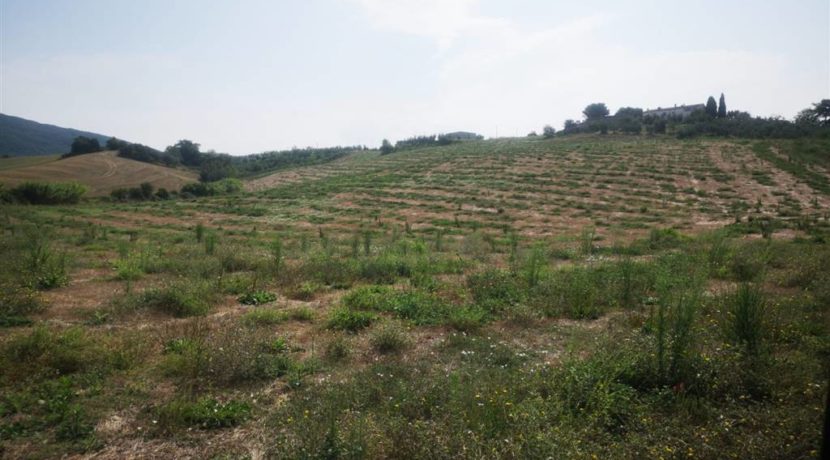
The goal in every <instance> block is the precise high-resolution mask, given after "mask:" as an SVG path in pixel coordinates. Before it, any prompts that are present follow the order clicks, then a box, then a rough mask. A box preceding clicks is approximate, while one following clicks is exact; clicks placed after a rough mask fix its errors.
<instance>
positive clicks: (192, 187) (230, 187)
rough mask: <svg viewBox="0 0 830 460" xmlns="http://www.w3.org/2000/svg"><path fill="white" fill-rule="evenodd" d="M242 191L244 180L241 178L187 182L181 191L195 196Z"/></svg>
mask: <svg viewBox="0 0 830 460" xmlns="http://www.w3.org/2000/svg"><path fill="white" fill-rule="evenodd" d="M240 191H242V181H240V180H239V179H230V178H228V179H222V180H218V181H216V182H196V183H192V184H186V185H184V186H183V187H182V190H181V193H183V194H185V193H186V194H189V195H193V196H215V195H228V194H231V193H236V192H240Z"/></svg>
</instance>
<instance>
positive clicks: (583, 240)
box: [579, 227, 596, 256]
mask: <svg viewBox="0 0 830 460" xmlns="http://www.w3.org/2000/svg"><path fill="white" fill-rule="evenodd" d="M595 238H596V229H595V228H593V227H586V228H584V229H582V233H581V234H580V236H579V250H580V252H581V253H582V254H583V255H586V256H589V255H591V254H593V253H594V239H595Z"/></svg>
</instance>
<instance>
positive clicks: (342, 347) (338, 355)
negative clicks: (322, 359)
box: [324, 335, 352, 362]
mask: <svg viewBox="0 0 830 460" xmlns="http://www.w3.org/2000/svg"><path fill="white" fill-rule="evenodd" d="M324 353H325V356H326V359H328V360H330V361H334V362H338V361H343V360H345V359H346V358H348V357H349V356H350V355H351V354H352V349H351V343H350V341H349V339H348V338H347V337H345V336H343V335H336V336H334V338H332V339H331V340H329V342H328V343H327V344H326V348H325V352H324Z"/></svg>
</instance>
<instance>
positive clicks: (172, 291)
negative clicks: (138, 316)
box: [139, 283, 215, 318]
mask: <svg viewBox="0 0 830 460" xmlns="http://www.w3.org/2000/svg"><path fill="white" fill-rule="evenodd" d="M214 295H215V292H214V291H213V290H212V289H211V288H210V287H208V286H206V285H204V283H199V284H197V285H193V284H192V283H187V284H184V283H181V284H171V285H168V286H166V287H164V288H160V289H150V290H148V291H146V292H144V294H142V295H141V297H140V299H139V306H141V307H144V308H150V309H154V310H157V311H160V312H163V313H168V314H171V315H173V316H176V317H180V318H181V317H186V316H202V315H205V314H206V313H207V312H208V311H210V308H211V305H212V303H213V300H214Z"/></svg>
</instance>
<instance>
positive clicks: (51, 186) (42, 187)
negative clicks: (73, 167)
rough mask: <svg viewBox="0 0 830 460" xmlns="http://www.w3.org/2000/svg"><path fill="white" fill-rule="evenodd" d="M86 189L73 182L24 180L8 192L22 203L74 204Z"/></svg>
mask: <svg viewBox="0 0 830 460" xmlns="http://www.w3.org/2000/svg"><path fill="white" fill-rule="evenodd" d="M86 191H87V189H86V187H84V186H83V185H81V184H78V183H74V182H66V183H44V182H24V183H22V184H20V185H18V186H17V187H14V188H12V189H11V190H10V191H9V193H10V194H11V196H13V197H14V198H15V200H16V201H18V202H20V203H23V204H74V203H77V202H78V201H80V200H81V197H82V196H83V195H84V193H86Z"/></svg>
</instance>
